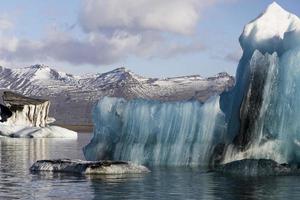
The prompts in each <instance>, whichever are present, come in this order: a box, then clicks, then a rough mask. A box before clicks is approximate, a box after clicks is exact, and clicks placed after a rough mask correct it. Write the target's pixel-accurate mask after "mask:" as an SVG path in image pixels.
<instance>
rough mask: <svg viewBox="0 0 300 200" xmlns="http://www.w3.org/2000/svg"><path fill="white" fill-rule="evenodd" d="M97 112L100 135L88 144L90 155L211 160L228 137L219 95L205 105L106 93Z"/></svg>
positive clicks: (182, 162) (154, 161) (165, 161)
mask: <svg viewBox="0 0 300 200" xmlns="http://www.w3.org/2000/svg"><path fill="white" fill-rule="evenodd" d="M93 117H94V121H95V130H94V137H93V139H92V141H91V143H90V144H88V145H87V146H86V147H85V148H84V153H85V156H86V158H87V159H88V160H101V159H111V160H130V161H132V162H134V163H139V164H147V165H177V166H188V165H206V164H207V163H208V159H209V157H210V154H211V152H212V148H213V146H214V144H216V142H219V141H221V140H222V139H223V136H222V132H223V129H224V126H220V125H219V124H222V123H219V121H222V119H223V114H222V113H221V112H220V109H219V97H214V98H212V99H210V100H209V101H208V102H207V103H205V104H204V105H202V104H201V103H200V102H198V101H189V102H164V103H162V102H159V101H148V100H130V101H126V100H124V99H118V98H109V97H105V98H103V99H102V100H100V101H99V103H98V104H97V106H96V107H95V110H94V116H93Z"/></svg>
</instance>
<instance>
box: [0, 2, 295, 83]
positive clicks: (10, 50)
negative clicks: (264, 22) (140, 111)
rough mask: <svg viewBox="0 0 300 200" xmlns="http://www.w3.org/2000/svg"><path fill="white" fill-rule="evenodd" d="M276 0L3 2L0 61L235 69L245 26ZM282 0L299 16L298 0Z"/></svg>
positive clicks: (71, 68) (99, 68) (151, 69)
mask: <svg viewBox="0 0 300 200" xmlns="http://www.w3.org/2000/svg"><path fill="white" fill-rule="evenodd" d="M137 2H139V3H137ZM272 2H273V1H272V0H213V1H208V0H174V1H168V0H141V1H135V0H110V1H106V0H89V1H88V0H64V1H61V0H51V1H50V0H49V1H46V0H45V1H39V0H26V1H25V0H10V1H2V2H1V6H0V13H1V14H0V64H1V65H3V66H6V67H23V66H28V65H31V64H35V63H43V64H46V65H50V66H51V67H54V68H56V69H59V70H62V71H66V72H70V73H74V74H83V73H94V72H104V71H108V70H111V69H113V68H116V67H121V66H126V67H127V68H129V69H131V70H132V71H134V72H136V73H139V74H142V75H146V76H152V77H167V76H180V75H188V74H200V75H203V76H210V75H214V74H216V73H218V72H221V71H226V72H228V73H230V74H235V69H236V66H237V62H238V58H239V56H240V53H241V50H240V48H239V43H238V37H239V35H240V34H241V32H242V30H243V26H244V25H245V24H246V23H248V22H249V21H250V20H252V19H254V18H255V17H257V16H258V15H259V14H260V13H261V12H262V11H263V10H264V9H265V8H266V7H267V6H268V4H270V3H272ZM276 2H277V3H278V4H280V5H281V6H282V7H283V8H285V9H286V10H288V11H290V12H293V13H294V14H296V15H298V16H300V3H299V1H297V0H278V1H276ZM1 43H2V44H1Z"/></svg>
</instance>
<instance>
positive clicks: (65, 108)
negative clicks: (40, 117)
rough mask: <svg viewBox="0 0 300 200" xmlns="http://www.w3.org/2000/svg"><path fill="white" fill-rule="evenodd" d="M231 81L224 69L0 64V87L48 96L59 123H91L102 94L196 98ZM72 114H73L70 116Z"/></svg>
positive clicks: (205, 98) (174, 98)
mask: <svg viewBox="0 0 300 200" xmlns="http://www.w3.org/2000/svg"><path fill="white" fill-rule="evenodd" d="M233 83H234V79H233V77H231V76H230V75H228V74H227V73H219V74H217V75H216V76H213V77H210V78H203V77H201V76H198V75H194V76H183V77H175V78H166V79H157V78H146V77H143V76H139V75H136V74H134V73H133V72H131V71H129V70H127V69H125V68H117V69H115V70H112V71H109V72H106V73H99V74H93V75H84V76H74V75H71V74H67V73H64V72H58V71H56V70H54V69H52V68H50V67H48V66H45V65H33V66H30V67H25V68H19V69H11V68H4V67H0V88H2V90H5V89H9V90H14V91H17V92H19V93H21V94H24V95H28V96H34V97H42V98H46V99H50V101H51V106H50V116H53V117H55V118H56V119H57V122H58V123H59V124H68V125H74V124H77V125H78V124H79V125H86V124H91V109H92V107H93V105H94V104H95V102H96V101H97V100H99V98H101V97H103V96H112V97H123V98H126V99H133V98H145V99H153V100H161V101H175V100H190V99H198V100H199V101H201V102H204V101H206V100H207V99H208V98H209V97H211V96H212V95H215V94H220V93H221V92H223V91H224V90H228V89H229V88H230V87H232V85H233ZM70 116H72V117H70Z"/></svg>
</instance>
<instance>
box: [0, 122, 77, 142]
mask: <svg viewBox="0 0 300 200" xmlns="http://www.w3.org/2000/svg"><path fill="white" fill-rule="evenodd" d="M0 136H8V137H14V138H69V139H77V133H76V132H74V131H71V130H69V129H66V128H62V127H59V126H52V125H48V126H46V127H28V126H13V125H6V124H4V123H0Z"/></svg>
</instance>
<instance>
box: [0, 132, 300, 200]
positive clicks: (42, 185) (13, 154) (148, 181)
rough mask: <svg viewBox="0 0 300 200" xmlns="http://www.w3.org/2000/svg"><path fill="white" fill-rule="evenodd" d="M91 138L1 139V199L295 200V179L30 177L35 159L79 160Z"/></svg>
mask: <svg viewBox="0 0 300 200" xmlns="http://www.w3.org/2000/svg"><path fill="white" fill-rule="evenodd" d="M90 138H91V135H90V134H79V138H78V140H63V139H25V138H24V139H14V138H0V148H1V151H0V199H85V200H89V199H134V200H136V199H285V198H288V199H299V198H298V197H299V195H300V185H299V184H298V183H299V177H293V176H289V177H269V178H261V179H259V178H256V179H242V178H232V177H226V176H221V175H219V174H215V173H207V171H206V170H205V169H202V168H190V167H184V168H180V167H169V168H151V170H152V172H151V173H149V174H145V175H131V176H77V175H73V174H63V173H56V174H51V173H41V174H31V173H30V172H29V170H28V169H29V167H30V165H31V164H32V163H33V162H34V161H36V160H37V159H54V158H74V159H83V153H82V147H83V146H84V145H86V144H87V143H88V142H89V140H90Z"/></svg>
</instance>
